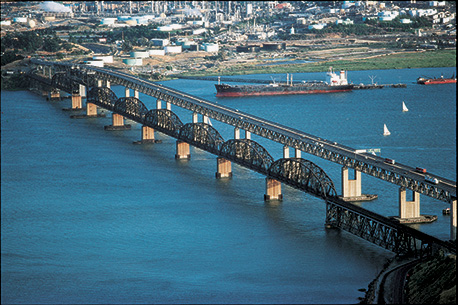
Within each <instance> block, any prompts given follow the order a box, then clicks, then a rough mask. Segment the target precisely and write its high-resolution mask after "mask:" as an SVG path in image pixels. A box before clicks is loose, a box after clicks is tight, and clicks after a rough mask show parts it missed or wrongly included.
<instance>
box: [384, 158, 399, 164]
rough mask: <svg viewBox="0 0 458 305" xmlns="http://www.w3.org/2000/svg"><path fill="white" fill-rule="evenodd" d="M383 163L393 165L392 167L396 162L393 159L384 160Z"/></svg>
mask: <svg viewBox="0 0 458 305" xmlns="http://www.w3.org/2000/svg"><path fill="white" fill-rule="evenodd" d="M385 163H389V164H393V165H394V164H395V163H396V162H395V161H394V160H393V159H388V158H386V159H385Z"/></svg>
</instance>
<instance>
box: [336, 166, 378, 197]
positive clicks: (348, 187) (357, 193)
mask: <svg viewBox="0 0 458 305" xmlns="http://www.w3.org/2000/svg"><path fill="white" fill-rule="evenodd" d="M354 177H355V178H354V179H349V178H348V167H345V166H344V167H342V196H341V199H342V200H344V201H369V200H374V199H376V198H377V197H378V196H377V195H370V194H361V172H360V171H358V170H356V169H354Z"/></svg>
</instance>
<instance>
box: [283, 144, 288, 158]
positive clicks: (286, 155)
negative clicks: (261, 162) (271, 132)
mask: <svg viewBox="0 0 458 305" xmlns="http://www.w3.org/2000/svg"><path fill="white" fill-rule="evenodd" d="M283 158H284V159H288V158H289V146H286V145H285V146H283Z"/></svg>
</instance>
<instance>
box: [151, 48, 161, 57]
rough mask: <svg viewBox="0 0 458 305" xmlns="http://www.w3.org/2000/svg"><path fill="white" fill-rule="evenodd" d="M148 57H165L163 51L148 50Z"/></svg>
mask: <svg viewBox="0 0 458 305" xmlns="http://www.w3.org/2000/svg"><path fill="white" fill-rule="evenodd" d="M148 53H149V56H164V55H165V50H158V49H156V50H149V51H148Z"/></svg>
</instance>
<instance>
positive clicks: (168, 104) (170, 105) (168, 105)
mask: <svg viewBox="0 0 458 305" xmlns="http://www.w3.org/2000/svg"><path fill="white" fill-rule="evenodd" d="M165 105H166V107H167V110H172V103H170V102H166V103H165Z"/></svg>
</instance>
